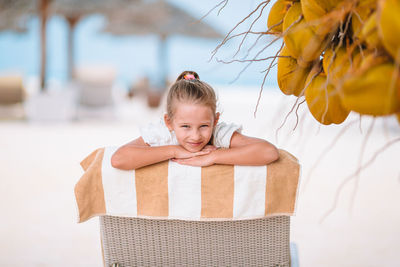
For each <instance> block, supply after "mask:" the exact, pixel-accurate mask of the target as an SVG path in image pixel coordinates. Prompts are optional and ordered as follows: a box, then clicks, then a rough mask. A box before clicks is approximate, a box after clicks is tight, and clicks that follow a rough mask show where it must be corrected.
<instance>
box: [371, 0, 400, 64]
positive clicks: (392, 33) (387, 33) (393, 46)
mask: <svg viewBox="0 0 400 267" xmlns="http://www.w3.org/2000/svg"><path fill="white" fill-rule="evenodd" d="M377 17H378V33H379V36H380V37H381V38H382V43H383V45H384V46H385V48H386V50H387V51H388V52H389V53H390V54H391V55H392V57H393V58H394V59H396V60H400V58H399V57H400V55H399V54H400V38H399V36H400V1H399V0H379V4H378V13H377Z"/></svg>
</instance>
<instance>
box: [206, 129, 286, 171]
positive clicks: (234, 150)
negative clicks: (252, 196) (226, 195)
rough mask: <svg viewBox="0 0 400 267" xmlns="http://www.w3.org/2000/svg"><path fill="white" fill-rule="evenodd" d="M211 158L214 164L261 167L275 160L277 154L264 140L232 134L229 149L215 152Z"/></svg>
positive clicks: (271, 145) (273, 147)
mask: <svg viewBox="0 0 400 267" xmlns="http://www.w3.org/2000/svg"><path fill="white" fill-rule="evenodd" d="M210 156H211V155H210ZM212 157H213V162H214V164H229V165H246V166H261V165H266V164H268V163H271V162H273V161H275V160H277V159H278V158H279V152H278V149H277V148H276V147H275V146H274V145H273V144H271V143H269V142H267V141H266V140H263V139H259V138H254V137H248V136H245V135H242V134H240V133H238V132H234V133H233V135H232V138H231V143H230V147H229V148H228V149H217V150H215V151H214V152H213V153H212Z"/></svg>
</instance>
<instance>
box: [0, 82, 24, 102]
mask: <svg viewBox="0 0 400 267" xmlns="http://www.w3.org/2000/svg"><path fill="white" fill-rule="evenodd" d="M24 100H25V88H24V86H23V81H22V77H21V76H19V75H8V76H0V105H12V104H17V103H22V102H23V101H24Z"/></svg>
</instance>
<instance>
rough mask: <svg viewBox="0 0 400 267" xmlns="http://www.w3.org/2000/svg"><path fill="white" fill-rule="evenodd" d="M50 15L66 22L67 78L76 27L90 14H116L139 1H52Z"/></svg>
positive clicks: (72, 60) (71, 73)
mask: <svg viewBox="0 0 400 267" xmlns="http://www.w3.org/2000/svg"><path fill="white" fill-rule="evenodd" d="M52 1H53V2H52V4H51V7H50V13H52V14H58V15H61V16H63V17H65V19H66V20H67V22H68V57H67V58H68V78H69V79H72V78H73V75H74V74H73V73H74V66H75V64H74V46H73V44H74V30H75V27H76V25H77V24H78V23H79V21H80V20H82V19H83V18H84V17H85V16H88V15H92V14H103V15H107V14H109V13H110V12H118V11H119V10H121V9H123V8H124V7H125V6H132V5H134V4H136V3H137V2H139V1H140V0H114V1H107V0H52Z"/></svg>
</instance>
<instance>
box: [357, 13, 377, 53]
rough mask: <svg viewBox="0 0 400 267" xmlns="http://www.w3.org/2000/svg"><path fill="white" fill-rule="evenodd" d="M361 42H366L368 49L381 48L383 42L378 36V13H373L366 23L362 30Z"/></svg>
mask: <svg viewBox="0 0 400 267" xmlns="http://www.w3.org/2000/svg"><path fill="white" fill-rule="evenodd" d="M359 38H360V40H361V41H363V42H365V43H366V44H367V46H368V48H381V47H382V41H381V40H380V38H379V35H378V25H377V18H376V12H373V13H372V14H371V15H370V16H369V18H368V19H367V20H366V21H365V23H364V26H363V27H362V28H361V33H360V37H359Z"/></svg>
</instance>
